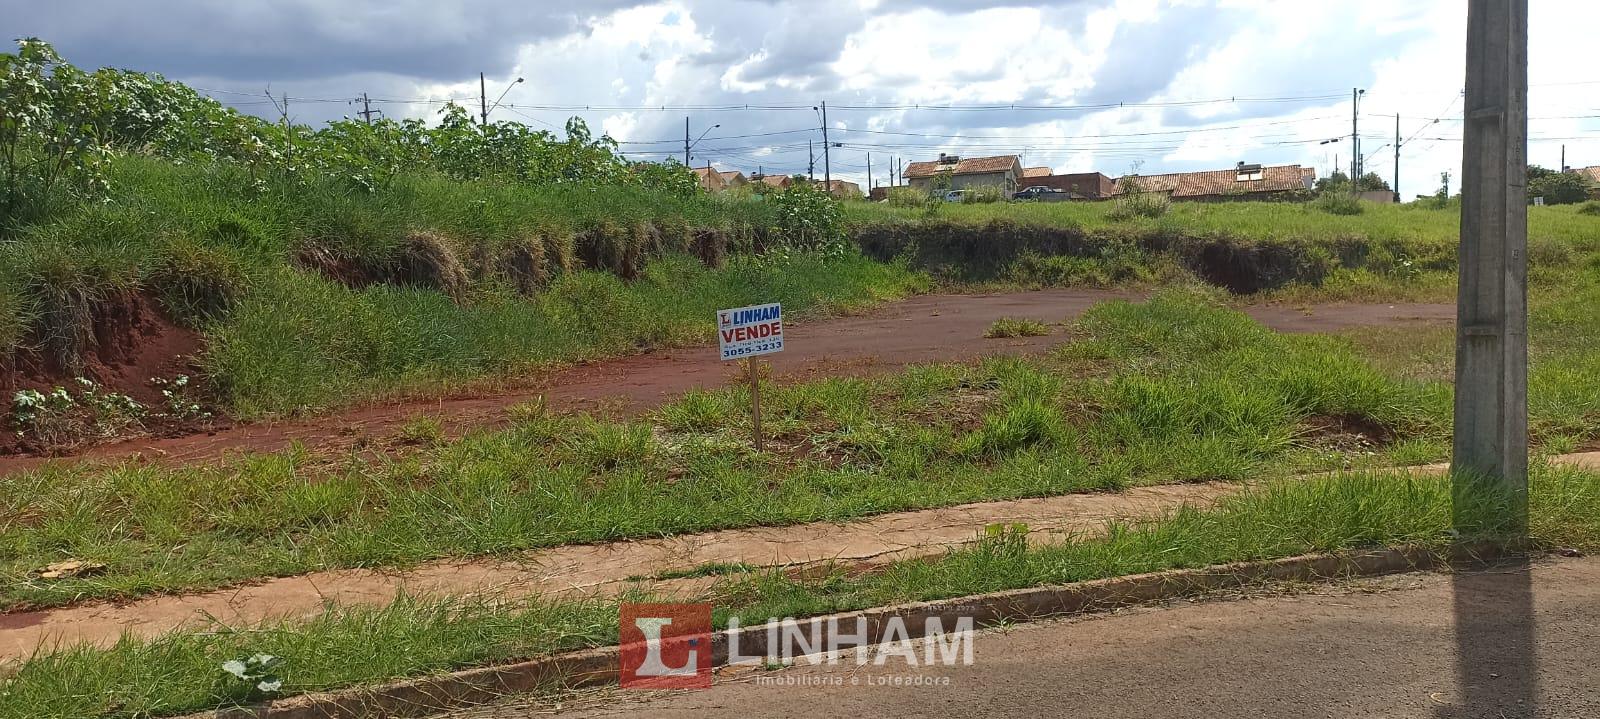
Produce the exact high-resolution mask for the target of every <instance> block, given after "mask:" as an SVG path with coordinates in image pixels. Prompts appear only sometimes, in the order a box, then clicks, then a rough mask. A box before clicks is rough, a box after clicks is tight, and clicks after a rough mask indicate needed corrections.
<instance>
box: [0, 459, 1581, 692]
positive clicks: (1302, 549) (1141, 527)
mask: <svg viewBox="0 0 1600 719" xmlns="http://www.w3.org/2000/svg"><path fill="white" fill-rule="evenodd" d="M1529 501H1530V516H1531V522H1530V527H1531V530H1532V534H1533V536H1534V537H1535V539H1536V541H1537V542H1538V543H1540V544H1542V545H1545V546H1556V545H1559V546H1569V547H1576V548H1579V549H1581V550H1585V551H1591V552H1592V551H1595V550H1597V549H1600V474H1596V473H1592V472H1581V471H1576V470H1570V469H1551V468H1547V467H1543V466H1536V467H1535V469H1534V473H1533V477H1532V483H1531V486H1530V493H1529ZM1451 502H1452V499H1451V491H1450V486H1449V483H1448V480H1446V479H1443V478H1437V477H1435V478H1398V477H1393V476H1382V475H1362V474H1356V475H1342V476H1334V477H1328V478H1322V479H1315V480H1303V481H1281V482H1278V483H1274V484H1269V485H1266V486H1263V487H1259V488H1256V489H1252V490H1248V491H1246V492H1244V493H1243V494H1240V495H1237V496H1235V497H1232V498H1230V499H1227V500H1224V501H1223V502H1221V503H1220V504H1218V505H1217V506H1215V507H1213V508H1210V509H1206V510H1196V509H1192V508H1185V509H1181V510H1177V511H1175V512H1171V513H1169V514H1167V515H1165V516H1162V517H1158V518H1151V519H1148V520H1145V521H1139V522H1135V523H1130V524H1116V525H1113V526H1112V527H1111V531H1110V532H1109V534H1108V535H1106V536H1103V537H1096V538H1086V539H1078V540H1074V541H1069V542H1067V543H1064V544H1050V545H1044V546H1035V547H1029V546H1028V545H1027V544H1026V543H1025V542H1023V541H1020V540H1021V537H1020V535H1019V534H1018V533H1017V532H1015V531H1004V532H999V533H995V534H993V535H992V536H986V537H983V538H980V539H979V541H977V542H975V543H974V544H971V545H968V546H966V547H963V548H959V549H955V550H952V551H951V552H949V553H948V554H945V555H943V556H938V557H933V558H926V559H917V560H909V561H902V562H897V563H894V564H891V565H889V566H888V567H886V568H885V569H883V570H882V571H878V572H873V573H869V574H864V575H861V574H856V575H852V574H848V573H845V572H844V571H842V570H841V571H839V572H837V573H833V574H828V575H826V576H822V577H815V578H810V579H794V578H790V577H787V576H785V575H783V574H782V573H779V572H775V571H756V572H743V571H736V572H732V573H730V574H728V575H727V576H726V577H725V578H724V579H723V581H722V582H721V583H719V584H718V585H717V586H716V587H715V588H714V589H712V590H711V593H710V595H709V596H708V599H710V600H711V601H713V602H714V604H715V607H716V609H715V616H716V617H717V621H718V624H719V626H721V625H724V624H725V622H726V621H727V618H728V617H729V616H739V617H740V618H741V619H742V623H743V624H746V625H749V624H755V623H758V622H761V621H764V620H765V619H766V618H768V617H804V616H811V615H818V614H824V613H829V612H834V611H842V610H849V609H859V608H863V607H870V606H882V605H887V604H894V603H899V602H905V601H915V600H934V599H941V598H948V597H955V596H963V595H970V594H977V593H981V592H989V591H999V590H1006V589H1016V588H1022V587H1031V586H1040V585H1049V584H1057V583H1066V582H1075V581H1083V580H1090V579H1097V578H1104V577H1115V576H1124V575H1129V574H1135V573H1140V572H1149V571H1160V570H1167V569H1176V568H1187V567H1202V566H1209V565H1214V564H1222V563H1228V562H1237V561H1249V560H1262V559H1271V558H1277V557H1284V556H1292V555H1297V554H1302V553H1306V552H1317V551H1336V550H1346V549H1360V548H1367V547H1382V546H1395V545H1402V544H1405V545H1418V546H1425V547H1433V548H1444V547H1446V546H1448V545H1449V543H1450V542H1452V541H1456V540H1457V539H1464V540H1471V539H1473V538H1474V537H1476V536H1495V535H1497V534H1499V533H1500V532H1501V531H1503V527H1502V526H1499V525H1498V524H1496V523H1495V522H1493V521H1492V520H1490V521H1481V522H1480V523H1478V524H1467V525H1462V526H1459V527H1458V526H1454V525H1453V524H1452V521H1453V520H1452V506H1451ZM1502 507H1503V502H1501V501H1498V500H1496V499H1495V498H1494V497H1493V496H1480V497H1478V498H1476V499H1474V500H1473V504H1472V505H1470V506H1469V507H1467V508H1457V509H1458V510H1462V511H1460V512H1458V513H1460V514H1464V515H1467V516H1474V517H1478V518H1480V519H1482V518H1492V517H1495V516H1496V511H1495V510H1497V509H1500V508H1502ZM1457 529H1461V530H1464V531H1461V532H1460V533H1459V534H1457V533H1456V531H1455V530H1457ZM644 598H647V595H644V594H636V595H633V596H630V597H626V599H634V600H637V599H644ZM616 616H617V614H616V606H615V604H613V603H611V602H610V601H569V602H561V603H550V602H538V601H535V602H526V601H522V602H515V603H507V604H496V605H490V604H485V603H477V602H470V601H465V600H418V599H410V598H404V599H401V600H399V601H397V602H396V603H394V604H392V605H389V606H385V607H372V608H368V607H349V608H331V609H330V611H328V612H327V613H325V614H324V615H322V616H320V617H319V618H317V619H315V620H312V621H310V622H305V623H286V622H275V623H270V624H266V625H263V626H257V627H226V626H218V627H215V628H214V629H212V630H211V631H206V632H196V633H174V634H169V635H166V636H163V637H160V638H156V639H151V640H138V639H132V638H128V639H124V640H122V641H121V642H119V643H118V644H117V645H116V646H114V647H112V648H109V649H95V648H89V647H83V646H77V647H67V648H60V649H56V650H54V651H49V652H46V653H43V654H40V655H37V656H35V657H33V658H31V659H29V660H28V661H27V662H25V663H24V664H22V665H21V666H20V667H18V668H17V670H16V672H15V673H14V674H12V675H11V676H10V677H9V678H8V679H4V680H0V697H4V698H5V699H6V701H4V702H0V718H3V719H12V718H13V717H14V718H16V719H23V718H24V717H26V718H28V719H53V718H55V717H63V718H65V717H105V718H112V717H119V718H120V717H139V716H162V715H172V714H179V713H183V712H188V711H201V710H206V709H210V708H214V707H218V706H227V705H231V704H234V703H236V702H238V701H240V700H241V699H243V698H245V692H244V691H243V690H241V689H240V688H238V687H237V686H234V685H230V684H229V683H227V682H224V681H223V679H224V676H223V674H222V671H221V669H220V664H221V662H223V661H225V660H228V659H232V658H235V657H239V656H244V655H249V654H252V653H256V652H265V653H268V654H273V655H276V656H281V657H284V658H285V663H284V665H283V667H282V669H281V672H282V676H283V678H284V680H285V687H284V691H285V693H300V692H307V691H314V690H322V689H329V688H335V687H341V686H351V685H360V684H372V683H377V682H381V681H386V680H389V679H393V678H399V677H406V676H416V675H422V674H428V673H433V672H440V671H447V670H451V669H459V668H463V667H469V666H476V665H482V664H487V663H492V662H497V661H504V660H508V659H515V658H522V657H526V656H531V655H538V654H545V653H550V652H556V651H561V650H567V649H575V648H580V647H586V646H593V645H598V644H607V643H612V642H615V641H616Z"/></svg>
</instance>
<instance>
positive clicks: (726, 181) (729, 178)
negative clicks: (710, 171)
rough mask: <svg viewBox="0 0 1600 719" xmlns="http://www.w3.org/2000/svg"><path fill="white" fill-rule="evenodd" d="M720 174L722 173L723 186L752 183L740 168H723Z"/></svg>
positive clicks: (740, 185) (731, 186)
mask: <svg viewBox="0 0 1600 719" xmlns="http://www.w3.org/2000/svg"><path fill="white" fill-rule="evenodd" d="M718 174H720V175H722V186H723V187H726V188H728V189H732V188H735V187H743V186H745V185H748V184H750V180H749V179H748V178H746V177H745V176H744V173H743V172H740V171H738V170H723V171H722V172H720V173H718Z"/></svg>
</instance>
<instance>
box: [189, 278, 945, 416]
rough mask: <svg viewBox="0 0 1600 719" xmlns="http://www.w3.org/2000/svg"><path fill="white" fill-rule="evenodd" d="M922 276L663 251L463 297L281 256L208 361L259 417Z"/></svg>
mask: <svg viewBox="0 0 1600 719" xmlns="http://www.w3.org/2000/svg"><path fill="white" fill-rule="evenodd" d="M919 283H920V280H918V278H916V277H915V276H913V275H911V274H910V273H907V272H905V271H904V270H902V269H900V268H897V267H895V266H892V265H883V264H879V263H874V262H870V261H868V260H865V259H863V258H860V257H849V256H845V257H822V256H817V255H810V254H795V255H788V256H783V257H775V258H770V259H754V258H747V257H737V258H734V259H733V260H731V261H730V264H729V266H728V267H727V268H725V269H721V270H711V269H707V268H705V267H703V266H701V265H700V263H699V262H697V261H695V260H693V259H691V258H689V257H686V256H669V257H665V258H662V259H660V260H658V261H656V262H653V263H651V264H650V265H649V266H647V267H646V268H645V270H644V274H643V276H642V277H640V278H639V279H638V280H635V281H633V282H624V281H623V280H621V279H619V278H617V277H616V276H615V275H612V274H609V273H605V272H597V271H578V272H573V273H569V274H565V275H561V276H559V277H557V278H556V279H555V280H554V281H553V283H552V284H551V286H550V287H549V289H547V290H546V291H544V292H542V293H539V294H537V295H535V296H532V297H521V296H517V295H514V294H502V295H490V296H484V297H481V298H480V299H479V300H478V301H476V302H474V303H472V304H468V305H458V304H456V303H453V302H451V301H450V300H449V299H448V298H447V297H445V296H444V295H442V294H440V293H438V292H433V291H429V290H420V289H412V288H401V287H392V286H387V285H375V286H372V287H368V288H365V289H351V288H348V287H345V286H343V285H340V284H338V283H335V282H331V281H328V280H325V279H322V278H319V277H315V276H311V275H307V274H305V273H303V272H298V271H294V270H287V269H285V270H282V271H280V272H277V273H275V274H274V275H272V276H270V277H268V278H266V279H264V280H263V281H262V283H261V284H260V286H258V287H257V288H256V289H255V291H254V292H253V293H252V295H251V296H250V298H249V299H248V300H247V301H246V302H245V303H243V304H242V305H241V306H239V307H238V308H237V309H236V310H235V311H234V312H233V314H232V315H231V316H230V317H229V319H228V320H227V321H226V322H224V323H219V324H217V325H215V326H213V327H212V329H211V330H210V332H209V334H210V347H209V350H208V352H207V354H206V357H205V360H204V365H205V368H206V372H207V374H208V376H210V377H211V378H212V379H213V381H214V384H215V386H216V389H217V391H219V392H220V394H221V396H222V398H223V399H224V401H225V402H226V404H227V406H228V407H230V408H231V409H232V411H233V413H234V414H236V415H240V416H244V417H256V416H261V415H268V414H275V413H282V412H287V411H300V410H316V409H323V408H328V407H333V406H337V405H339V404H344V403H348V402H351V401H354V400H360V399H365V398H371V397H377V396H382V395H385V394H391V393H400V392H414V391H417V390H418V389H419V388H426V387H429V386H437V385H444V384H449V383H452V382H467V381H471V380H474V379H477V378H479V377H483V376H497V375H510V374H516V373H522V372H527V371H529V370H531V369H534V368H537V367H540V366H544V365H550V364H554V363H559V362H571V361H577V360H583V359H595V358H599V357H605V356H610V355H616V354H626V353H631V352H635V351H637V350H638V348H640V347H668V346H675V345H685V344H696V343H705V342H709V341H711V337H712V332H713V327H712V325H713V323H714V318H715V312H716V310H717V309H720V308H725V307H738V306H743V305H747V304H751V303H754V302H757V301H772V302H782V303H783V304H784V308H785V309H786V310H788V311H790V312H792V313H795V314H799V315H802V316H804V315H806V314H818V313H825V312H830V311H838V310H841V309H848V308H851V307H858V306H863V305H867V304H870V303H873V302H878V301H882V300H885V299H889V298H893V297H897V296H901V295H904V294H907V293H909V292H911V291H914V290H916V289H918V288H919V287H920V284H919ZM288 337H293V338H295V341H293V342H287V341H284V338H288Z"/></svg>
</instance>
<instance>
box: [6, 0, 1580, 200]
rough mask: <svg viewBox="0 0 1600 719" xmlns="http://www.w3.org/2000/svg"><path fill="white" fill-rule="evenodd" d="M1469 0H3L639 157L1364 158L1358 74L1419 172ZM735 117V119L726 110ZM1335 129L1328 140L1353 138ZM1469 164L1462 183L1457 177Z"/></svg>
mask: <svg viewBox="0 0 1600 719" xmlns="http://www.w3.org/2000/svg"><path fill="white" fill-rule="evenodd" d="M1464 5H1465V4H1464V3H1463V2H1461V1H1460V0H1405V1H1402V2H1396V1H1395V0H1370V1H1369V0H1355V1H1351V2H1339V3H1332V2H1232V1H1227V0H1207V1H1194V2H1191V1H1188V0H1165V1H1164V0H1055V1H1053V2H1049V1H1047V2H1032V3H1025V2H1014V1H1011V0H807V1H806V2H785V1H780V0H665V1H663V2H631V1H630V0H584V1H580V2H575V1H573V0H563V1H561V2H549V1H547V0H457V1H454V2H451V1H449V0H377V1H369V0H232V1H231V2H213V1H211V0H169V1H166V2H159V1H156V0H99V1H95V0H53V1H52V2H39V1H38V0H0V29H3V30H4V31H5V33H6V35H7V36H8V37H23V36H38V37H41V38H44V39H46V40H48V41H50V42H52V43H54V44H55V45H56V47H57V48H58V49H59V50H60V51H61V52H62V53H63V54H64V55H65V56H66V57H67V59H68V60H70V61H72V62H74V63H76V64H79V65H81V66H86V67H98V66H101V65H114V66H120V67H129V68H135V69H139V70H146V71H152V72H159V73H162V74H164V75H166V76H168V77H170V78H174V79H178V80H182V81H184V82H187V83H189V84H191V85H193V86H195V87H197V88H204V90H205V91H206V92H208V93H210V94H212V95H213V96H215V97H217V98H218V99H220V100H223V101H224V102H228V103H229V104H232V105H234V106H236V107H238V108H239V109H240V110H244V111H248V112H255V113H258V114H264V115H265V114H271V113H273V112H274V110H273V108H272V105H271V104H270V103H267V101H266V100H265V99H264V98H263V97H262V93H263V92H265V91H266V90H267V89H268V88H270V89H271V91H272V92H273V93H274V94H279V95H281V94H282V93H288V95H289V97H290V102H291V105H290V109H291V114H292V116H293V117H294V119H295V120H296V121H297V122H302V123H308V124H318V123H321V122H324V121H326V120H329V119H335V118H338V117H340V116H344V115H353V113H354V112H355V111H356V110H358V109H360V108H359V106H357V105H354V104H352V103H351V102H350V100H351V99H352V98H355V97H357V96H359V95H361V94H362V93H367V94H368V96H369V97H371V98H374V99H375V100H376V102H375V103H374V105H373V106H374V107H375V108H377V109H381V110H382V111H383V112H384V114H385V115H387V116H389V117H396V118H398V117H404V116H413V117H432V116H434V115H435V114H436V113H437V111H438V109H439V107H440V104H441V103H442V102H444V101H447V100H449V99H452V98H453V99H456V100H457V101H459V102H461V103H462V104H463V105H466V106H468V107H469V108H470V109H472V110H473V111H474V112H476V110H477V102H478V73H479V72H482V73H485V75H486V77H487V86H488V93H489V99H490V101H491V102H492V101H493V100H494V99H495V98H496V97H498V96H499V95H500V94H501V92H502V90H504V89H506V88H507V87H508V85H510V84H511V82H512V81H513V80H514V79H516V78H518V77H522V78H525V82H523V83H521V84H517V85H515V86H513V87H511V89H510V91H509V92H508V93H507V94H506V95H505V100H504V101H503V104H502V105H501V107H500V108H498V109H496V110H495V111H494V114H493V119H497V120H512V121H518V122H525V123H527V124H530V125H534V126H537V127H543V128H546V129H552V130H553V131H557V132H559V129H558V128H559V127H560V126H561V125H562V123H563V122H564V121H565V120H566V118H567V117H570V116H573V115H578V116H582V117H583V118H585V119H586V120H587V121H588V122H589V124H590V126H591V127H594V128H598V129H601V130H603V131H604V132H606V133H609V134H610V135H611V136H612V137H614V138H615V139H617V140H618V141H620V142H622V143H623V145H622V148H623V150H624V151H625V152H626V153H627V154H628V155H630V156H632V157H635V158H639V159H652V160H659V159H663V158H665V157H668V156H675V157H678V158H680V159H681V158H682V155H683V134H684V118H685V116H688V118H689V127H690V131H691V132H692V133H693V135H694V136H695V137H699V136H700V135H701V134H702V133H704V132H706V131H707V130H708V129H710V132H709V134H707V135H706V137H705V139H704V140H701V141H700V142H699V143H698V144H697V145H696V147H695V149H694V153H693V160H692V162H693V164H694V165H696V166H702V165H705V164H706V163H711V164H713V165H715V166H717V167H719V168H724V169H739V170H743V171H745V172H747V173H748V172H752V171H755V170H757V169H758V168H759V169H764V170H765V171H767V172H769V173H776V172H783V173H796V172H800V173H803V172H806V171H807V169H808V168H807V165H808V161H807V157H808V155H807V147H806V145H807V141H811V142H813V143H814V145H815V147H816V153H817V159H816V169H815V171H816V175H817V176H818V177H821V176H822V175H823V172H824V167H823V160H822V157H821V154H822V135H821V132H820V131H819V128H820V127H821V125H822V122H821V119H820V118H819V116H818V113H817V111H816V110H815V109H813V108H814V107H815V106H817V105H819V104H820V103H822V102H824V101H826V102H827V104H828V106H829V112H828V118H827V124H828V126H829V128H830V130H829V139H830V140H831V141H833V142H834V143H838V144H839V145H841V146H839V147H834V148H833V149H832V154H831V164H832V170H833V175H834V176H835V177H843V178H845V179H851V180H855V181H857V182H861V183H863V184H865V180H866V174H867V167H868V156H869V153H870V157H871V163H872V168H873V179H874V181H875V182H883V181H884V180H886V179H887V177H888V171H889V167H890V164H889V163H890V162H891V158H893V159H895V160H906V161H912V160H917V159H931V158H933V157H937V156H938V154H939V153H940V152H950V153H954V154H961V155H964V156H979V155H998V154H1021V155H1022V156H1023V159H1024V162H1025V164H1027V165H1030V166H1033V165H1047V166H1050V167H1053V168H1055V170H1056V171H1057V172H1078V171H1089V170H1098V171H1101V172H1104V173H1106V174H1108V175H1112V176H1116V175H1121V174H1124V173H1126V172H1128V171H1129V170H1130V169H1132V168H1138V169H1139V171H1140V172H1143V173H1145V174H1151V173H1156V172H1167V171H1180V170H1192V169H1208V168H1221V167H1228V166H1231V165H1232V164H1233V163H1235V162H1238V161H1246V162H1261V163H1269V164H1278V163H1300V164H1303V165H1308V166H1312V167H1315V168H1317V171H1318V173H1319V175H1325V174H1327V172H1329V171H1330V170H1331V169H1332V167H1333V166H1334V162H1335V159H1336V158H1337V160H1338V162H1339V163H1340V165H1341V166H1344V167H1348V164H1349V161H1350V152H1351V149H1350V145H1351V142H1350V138H1349V135H1350V132H1351V109H1352V108H1351V101H1350V91H1351V88H1353V87H1360V88H1364V89H1365V91H1366V93H1365V96H1364V99H1363V100H1362V103H1361V108H1360V124H1361V129H1360V132H1361V135H1362V140H1361V142H1362V151H1363V154H1365V155H1368V156H1369V157H1370V159H1368V160H1367V169H1369V170H1375V171H1377V172H1378V173H1379V174H1381V175H1383V176H1384V177H1385V178H1386V179H1391V180H1392V175H1393V167H1394V164H1393V155H1392V151H1393V148H1394V134H1395V120H1394V115H1395V114H1396V113H1398V114H1399V115H1400V133H1401V138H1402V140H1403V142H1402V143H1401V177H1400V182H1401V190H1402V191H1403V193H1404V194H1405V195H1406V196H1407V197H1411V196H1412V195H1415V194H1418V193H1425V192H1431V191H1433V190H1434V189H1435V188H1437V187H1438V186H1439V181H1440V173H1441V172H1445V171H1449V172H1451V173H1452V174H1455V173H1457V172H1458V169H1457V168H1458V166H1459V159H1460V158H1459V155H1460V151H1461V145H1460V142H1459V138H1460V136H1461V123H1460V110H1461V102H1460V100H1461V98H1460V90H1461V85H1462V73H1463V64H1464V63H1463V57H1464V44H1463V42H1464V40H1463V38H1464V36H1465V31H1466V17H1465V9H1464ZM1530 5H1531V6H1532V10H1531V13H1532V17H1531V50H1530V53H1531V67H1530V82H1531V83H1532V85H1533V87H1532V89H1531V90H1530V111H1529V114H1530V116H1531V117H1532V118H1533V119H1532V121H1531V122H1530V136H1531V140H1530V148H1529V157H1530V161H1532V162H1534V163H1537V164H1542V165H1545V166H1548V167H1554V166H1556V165H1557V164H1558V163H1559V161H1560V160H1559V158H1560V153H1561V146H1562V145H1563V144H1565V145H1566V152H1567V162H1568V164H1569V165H1574V166H1583V165H1600V67H1597V66H1595V64H1594V63H1593V62H1592V61H1591V59H1590V58H1592V57H1593V47H1592V44H1593V43H1594V41H1595V40H1594V37H1593V29H1594V28H1596V27H1600V3H1595V2H1592V1H1591V0H1534V1H1533V2H1531V3H1530ZM713 125H720V127H718V128H715V129H711V128H712V126H713ZM1336 137H1338V138H1342V139H1340V140H1339V141H1338V142H1332V143H1323V142H1322V141H1324V140H1328V139H1331V138H1336ZM1452 186H1454V182H1453V183H1452Z"/></svg>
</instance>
